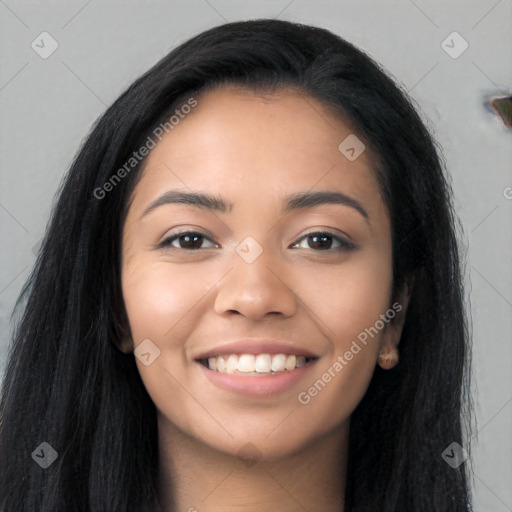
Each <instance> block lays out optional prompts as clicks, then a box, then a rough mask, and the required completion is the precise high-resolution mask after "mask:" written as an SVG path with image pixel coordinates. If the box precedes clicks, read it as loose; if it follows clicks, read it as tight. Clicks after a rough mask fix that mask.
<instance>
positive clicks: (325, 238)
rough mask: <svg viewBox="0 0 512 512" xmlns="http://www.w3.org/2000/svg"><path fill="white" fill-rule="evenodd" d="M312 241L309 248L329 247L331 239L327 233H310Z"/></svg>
mask: <svg viewBox="0 0 512 512" xmlns="http://www.w3.org/2000/svg"><path fill="white" fill-rule="evenodd" d="M310 238H311V241H312V243H310V244H309V247H311V249H329V248H330V247H331V245H332V240H331V237H330V236H329V235H311V237H310Z"/></svg>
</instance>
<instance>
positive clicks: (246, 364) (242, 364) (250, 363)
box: [233, 354, 254, 373]
mask: <svg viewBox="0 0 512 512" xmlns="http://www.w3.org/2000/svg"><path fill="white" fill-rule="evenodd" d="M233 355H235V354H233ZM235 357H236V356H235ZM238 371H240V372H244V373H249V372H253V371H254V356H253V355H252V354H243V355H241V356H240V358H239V359H238Z"/></svg>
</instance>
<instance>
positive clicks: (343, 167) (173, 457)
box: [120, 86, 407, 512]
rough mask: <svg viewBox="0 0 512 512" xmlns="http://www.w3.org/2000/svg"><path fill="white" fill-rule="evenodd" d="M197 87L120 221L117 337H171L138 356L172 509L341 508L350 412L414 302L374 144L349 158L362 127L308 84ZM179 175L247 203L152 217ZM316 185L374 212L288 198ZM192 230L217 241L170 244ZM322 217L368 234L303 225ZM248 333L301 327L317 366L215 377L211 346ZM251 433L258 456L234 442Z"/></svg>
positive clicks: (169, 207) (172, 210)
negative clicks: (249, 249) (404, 289)
mask: <svg viewBox="0 0 512 512" xmlns="http://www.w3.org/2000/svg"><path fill="white" fill-rule="evenodd" d="M197 100H198V105H197V106H196V107H195V108H194V109H193V110H192V112H191V113H190V114H188V115H187V116H186V118H185V119H184V120H182V121H181V122H180V123H179V124H178V125H176V126H175V127H174V129H173V130H172V131H170V132H169V134H167V135H166V136H165V137H164V138H163V139H162V140H161V141H160V142H158V144H157V145H156V147H155V148H154V149H153V150H152V151H151V153H150V154H149V156H148V158H147V160H146V165H145V168H144V171H143V174H142V177H141V179H140V181H139V182H138V184H137V186H136V188H135V190H134V194H133V196H132V202H131V206H130V208H129V211H128V215H127V218H126V222H125V224H124V227H123V239H122V290H123V297H124V301H125V306H126V311H127V314H128V320H129V327H130V333H131V336H130V337H127V338H126V339H124V340H122V341H121V342H120V348H121V349H122V350H124V351H125V352H131V351H133V350H134V349H135V348H136V347H137V346H138V345H139V344H140V343H141V342H142V341H143V340H145V339H150V340H151V341H152V342H153V343H154V344H155V345H156V346H157V347H158V348H159V350H160V355H159V357H157V358H156V359H155V360H154V361H153V362H152V363H151V364H150V365H148V366H146V365H144V364H143V363H142V362H141V361H140V360H139V358H137V359H136V362H137V366H138V369H139V372H140V375H141V378H142V380H143V382H144V385H145V387H146V389H147V391H148V393H149V395H150V396H151V398H152V400H153V401H154V403H155V405H156V407H157V411H158V429H159V450H160V459H161V462H160V481H159V485H160V489H159V500H160V502H161V504H162V509H163V510H166V511H171V510H179V511H187V510H190V511H193V510H197V511H198V512H204V511H208V512H216V511H221V510H222V511H223V512H230V511H235V510H236V511H246V512H252V511H261V510H268V509H272V508H275V506H276V503H279V509H280V510H281V511H282V512H287V511H294V512H295V511H299V510H300V511H303V510H311V511H312V510H323V511H326V512H329V511H334V510H336V511H339V510H342V509H343V500H344V490H345V478H346V465H347V450H348V434H349V428H350V416H351V414H352V412H353V410H354V409H355V407H356V406H357V404H358V403H359V402H360V400H361V399H362V397H363V395H364V394H365V392H366V390H367V387H368V384H369V382H370V379H371V377H372V374H373V372H374V369H375V366H376V364H377V363H378V362H379V353H380V354H381V355H382V354H383V355H384V356H385V357H391V358H393V357H394V358H395V362H396V360H397V356H398V350H397V346H398V343H399V339H400V334H401V329H402V324H403V316H404V313H405V310H406V306H407V296H406V294H405V293H398V292H397V291H396V290H395V291H394V290H393V282H392V270H391V268H392V266H391V264H392V253H391V231H390V222H389V217H388V212H387V210H386V207H385V205H384V203H383V200H382V197H381V194H380V191H379V186H378V183H377V180H376V176H375V172H374V170H373V164H372V161H373V159H372V157H371V154H370V150H369V145H368V144H366V150H365V151H364V152H363V153H362V154H361V155H360V156H359V157H358V158H357V159H356V160H355V161H349V160H348V159H347V158H346V157H345V156H344V155H343V154H342V153H341V152H340V151H339V150H338V146H339V144H340V142H341V141H343V140H344V139H345V138H346V137H347V136H348V135H349V134H351V133H354V132H353V131H352V130H351V129H350V127H349V125H348V124H347V123H345V122H344V121H343V120H342V119H340V118H339V117H338V116H336V115H334V114H333V113H332V112H330V111H329V110H328V109H326V108H325V107H324V106H323V105H322V104H321V103H319V102H318V101H317V100H315V99H313V98H311V97H309V96H305V95H304V94H302V93H300V92H297V91H293V90H288V89H287V90H282V91H278V92H272V93H268V94H264V95H262V94H258V95H255V94H254V93H252V92H249V91H245V90H243V89H240V88H235V87H232V86H229V87H223V88H219V89H215V90H214V91H211V92H208V93H204V94H202V95H200V96H199V97H197ZM359 138H360V139H362V138H361V137H359ZM171 189H178V190H180V191H184V192H191V191H194V192H203V193H210V194H213V195H215V196H216V197H220V198H222V199H223V200H225V201H226V202H228V203H232V208H231V209H230V210H226V211H224V212H220V211H209V210H207V209H204V208H199V207H197V206H193V205H187V204H164V205H160V206H158V207H156V208H154V209H152V210H151V211H150V212H149V213H147V214H146V215H144V212H145V210H146V209H147V208H148V206H149V205H150V204H151V203H152V202H153V201H155V200H156V199H157V198H159V197H160V196H161V195H162V194H164V193H165V192H167V191H169V190H171ZM316 191H331V192H332V191H336V192H340V193H343V194H345V195H346V196H349V197H350V198H352V199H353V200H355V201H357V202H358V203H359V204H360V205H361V206H362V207H363V208H364V210H366V212H367V214H368V218H365V217H364V216H363V215H362V214H361V213H360V212H359V211H357V210H356V209H355V208H353V207H351V206H347V205H342V204H322V205H317V206H314V207H309V208H301V209H296V210H293V211H291V212H288V213H284V212H283V210H282V201H283V198H284V197H285V196H287V195H289V194H293V193H302V192H316ZM180 231H194V232H196V231H202V232H204V233H206V234H207V236H208V238H203V239H202V241H201V239H199V242H198V243H196V244H195V246H196V247H198V248H196V249H188V250H186V249H184V248H182V247H190V245H189V246H187V244H186V243H184V241H183V239H182V240H181V242H180V239H179V238H177V239H175V240H174V242H172V246H168V247H164V248H161V247H158V244H159V243H160V242H161V241H162V240H165V239H168V238H169V237H170V236H171V235H174V234H176V233H177V232H180ZM319 231H320V232H325V231H328V232H330V233H332V234H333V235H334V236H341V237H343V238H344V239H347V240H349V241H350V242H351V243H352V244H353V245H354V246H355V248H353V249H347V248H344V247H341V248H338V244H337V242H336V240H335V239H331V238H327V241H325V240H324V243H323V244H322V243H321V244H320V245H315V244H314V241H312V239H311V237H309V238H308V237H306V235H307V234H309V233H314V232H317V233H318V232H319ZM248 236H251V237H253V238H254V239H255V240H256V241H257V242H258V243H259V245H260V246H261V248H262V250H263V252H262V253H261V255H260V256H259V257H258V258H257V259H256V260H255V261H254V262H252V263H250V264H249V263H247V262H246V261H244V260H243V259H242V258H241V257H240V256H239V254H238V253H237V252H236V251H235V249H236V247H237V245H238V244H239V243H240V242H242V240H244V239H245V238H246V237H248ZM330 244H331V245H330ZM311 246H313V248H312V247H311ZM319 247H320V248H319ZM394 292H395V293H394ZM397 297H398V299H399V302H400V304H401V305H402V311H401V313H400V314H397V315H396V317H395V318H394V319H393V320H392V321H390V322H388V323H387V325H386V327H385V328H384V329H381V330H379V333H378V335H375V336H374V337H373V338H369V342H368V344H367V345H366V346H363V345H361V344H360V345H361V347H362V349H361V350H360V351H359V352H358V353H357V354H356V355H354V357H353V359H352V360H350V361H347V364H346V365H345V366H344V367H343V370H342V371H339V372H335V377H334V378H332V379H331V381H330V382H329V383H328V384H327V385H326V386H325V387H324V388H323V389H322V390H321V392H319V393H317V394H316V396H314V397H312V398H311V400H310V401H309V403H307V404H305V405H304V404H302V403H300V402H299V401H298V398H297V397H298V395H299V393H300V392H304V391H307V390H308V389H309V388H310V387H311V386H312V385H313V383H314V382H315V381H316V380H317V379H319V378H321V377H322V375H323V374H324V373H326V372H328V371H329V368H331V372H332V367H333V364H334V363H335V361H336V360H337V358H338V356H340V355H343V354H345V352H346V351H347V350H349V349H350V346H351V344H352V342H353V341H354V340H356V339H357V336H358V335H359V334H360V333H361V332H362V331H364V330H365V328H369V327H371V326H374V325H375V323H376V321H377V320H378V319H379V318H380V315H382V314H384V313H385V312H386V311H387V310H388V309H389V308H390V307H391V304H392V303H393V301H394V300H396V299H397ZM250 337H253V338H279V339H281V340H283V339H288V340H294V341H295V342H297V343H298V344H299V345H300V346H302V347H305V348H307V349H309V350H311V351H312V352H314V353H315V354H317V355H318V357H319V359H318V360H317V361H316V362H315V363H314V365H313V366H312V367H311V368H310V370H309V371H308V373H307V377H305V378H304V379H301V380H299V381H298V382H296V383H295V384H293V385H292V386H291V387H290V388H288V389H286V390H284V391H282V392H280V393H278V394H275V395H272V396H267V397H246V396H241V395H239V394H236V393H233V392H229V391H225V390H220V389H219V388H218V387H216V386H215V385H214V384H212V383H211V382H210V381H209V380H208V379H206V378H205V377H204V372H202V371H201V370H200V369H199V368H198V363H196V362H195V361H194V358H195V357H196V356H197V355H198V354H199V353H200V352H202V351H205V350H207V349H209V348H211V347H215V346H218V345H220V344H222V343H225V342H228V341H232V340H238V339H245V338H250ZM382 366H383V367H386V368H390V367H392V366H393V363H391V364H387V365H386V364H385V362H382ZM248 442H250V443H251V445H250V446H251V448H250V449H249V451H250V453H252V454H253V457H254V460H253V461H252V462H251V463H246V462H244V461H243V460H241V458H240V457H239V456H237V454H239V453H240V450H242V453H244V450H246V451H247V450H248V448H247V446H246V448H243V447H244V445H246V444H247V443H248Z"/></svg>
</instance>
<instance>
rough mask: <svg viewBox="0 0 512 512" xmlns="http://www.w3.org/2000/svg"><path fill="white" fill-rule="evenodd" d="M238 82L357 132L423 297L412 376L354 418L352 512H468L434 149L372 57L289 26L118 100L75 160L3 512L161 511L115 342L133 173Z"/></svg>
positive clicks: (2, 416) (17, 378)
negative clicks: (328, 113) (183, 116)
mask: <svg viewBox="0 0 512 512" xmlns="http://www.w3.org/2000/svg"><path fill="white" fill-rule="evenodd" d="M228 83H230V84H236V85H240V86H243V87H246V88H249V89H251V90H254V91H256V90H260V91H273V90H278V89H280V88H289V87H292V88H295V89H297V90H299V91H302V92H303V93H304V94H305V95H309V96H311V97H314V98H316V99H317V100H319V101H321V102H322V103H323V104H325V105H326V106H328V107H330V108H332V109H333V110H335V111H336V112H338V113H339V115H340V116H341V118H342V119H343V120H345V121H347V122H350V123H351V126H353V127H354V128H355V130H356V133H358V134H360V135H361V137H362V138H364V140H365V141H367V142H368V144H369V145H370V147H371V149H372V153H373V154H374V155H376V157H377V159H376V160H377V161H376V162H375V172H376V173H377V176H378V179H379V182H380V185H381V190H382V196H383V198H384V201H385V203H386V206H387V208H388V211H389V215H390V219H391V225H392V244H393V275H394V284H395V287H396V288H398V286H400V285H401V284H403V283H404V282H406V281H407V282H409V283H413V286H412V294H411V298H410V303H409V307H408V310H407V315H406V319H405V325H404V329H403V334H402V337H401V341H400V346H399V348H400V362H399V364H398V365H397V366H396V367H395V368H394V369H392V370H387V371H385V370H382V369H381V368H379V367H377V368H376V369H375V372H374V375H373V378H372V381H371V383H370V386H369V389H368V390H367V393H366V394H365V396H364V398H363V400H362V401H361V403H360V404H359V405H358V407H357V408H356V410H355V411H354V413H353V415H352V418H351V429H350V440H349V463H348V474H347V486H346V510H347V512H348V511H350V512H363V511H368V512H376V511H383V512H391V511H396V512H398V511H399V512H433V511H439V512H448V511H450V512H462V511H464V512H466V511H468V510H471V505H470V501H471V500H470V490H469V487H470V486H469V484H468V478H469V477H468V471H467V470H466V466H467V464H468V463H467V462H465V463H464V464H461V465H458V467H452V466H453V465H454V464H451V465H450V464H448V463H447V462H446V461H445V459H444V458H443V456H442V453H443V452H444V450H445V449H446V448H447V447H448V446H449V445H450V444H451V443H454V442H455V443H458V444H459V445H463V446H465V448H466V450H468V447H467V446H466V437H467V433H468V431H469V429H470V428H471V427H470V424H471V421H470V417H469V414H470V412H471V407H470V402H471V400H470V396H469V367H470V351H469V349H470V341H469V335H468V327H467V319H466V316H465V307H464V306H465V304H464V293H463V289H462V277H461V273H462V271H461V263H460V261H459V260H460V257H459V249H458V243H457V237H458V231H457V227H458V223H457V220H456V217H455V215H454V213H453V207H452V200H451V190H450V185H449V182H448V180H447V177H446V174H445V170H444V164H443V162H442V159H441V157H440V156H439V151H438V150H437V147H436V144H435V142H434V141H433V138H432V136H431V134H430V133H429V130H428V129H427V128H426V127H425V125H424V123H423V122H422V120H421V118H420V116H419V115H418V113H417V110H416V108H415V107H414V106H413V103H412V102H411V100H410V99H409V98H408V97H407V94H406V93H405V92H403V91H402V90H401V88H400V87H399V86H397V85H396V84H395V82H394V81H393V80H392V79H391V78H389V76H388V75H387V74H386V73H385V72H384V71H382V69H381V68H380V67H379V66H378V65H377V64H376V63H375V62H374V61H373V60H372V59H371V58H370V57H368V56H367V55H366V54H365V53H364V52H362V51H361V50H359V49H357V48H356V47H354V46H353V45H351V44H350V43H348V42H346V41H344V40H343V39H342V38H340V37H338V36H336V35H335V34H333V33H331V32H329V31H327V30H325V29H321V28H316V27H310V26H306V25H301V24H296V23H290V22H285V21H278V20H253V21H243V22H236V23H229V24H225V25H222V26H219V27H215V28H213V29H210V30H208V31H206V32H203V33H201V34H199V35H198V36H196V37H193V38H192V39H190V40H188V41H186V42H185V43H183V44H182V45H181V46H179V47H178V48H176V49H175V50H173V51H171V52H170V53H169V54H168V55H166V56H165V57H164V58H163V59H162V60H161V61H159V62H158V63H157V64H156V65H155V66H154V67H153V68H152V69H150V70H149V71H148V72H147V73H145V74H144V75H143V76H141V77H140V78H139V79H137V80H136V81H135V82H134V83H133V84H132V85H131V86H130V87H129V88H128V89H127V90H126V91H125V92H124V93H123V94H122V95H121V96H120V97H119V98H118V99H117V101H116V102H115V103H114V104H113V105H112V106H111V107H110V108H109V109H108V110H107V111H106V112H105V114H104V115H103V116H102V117H101V118H100V119H99V120H98V121H97V122H96V123H95V126H94V127H93V129H92V131H91V133H90V134H89V136H88V137H87V139H86V141H85V142H84V144H83V146H82V148H81V149H80V151H79V153H78V154H77V156H76V158H75V160H74V162H73V164H72V166H71V169H70V170H69V172H68V174H67V175H66V177H65V180H64V181H63V184H62V186H61V189H60V191H59V193H58V200H57V202H56V204H55V206H54V208H53V211H52V215H51V219H50V222H49V224H48V228H47V232H46V236H45V238H44V241H43V244H42V247H41V250H40V253H39V255H38V258H37V261H36V264H35V267H34V269H33V271H32V273H31V276H30V278H29V280H28V282H27V283H26V284H25V286H24V288H23V290H22V293H21V295H20V298H19V299H18V302H17V308H18V309H19V308H23V313H22V315H21V318H20V320H19V322H18V323H17V326H16V327H17V328H16V333H15V337H14V339H13V341H12V345H11V347H10V355H9V360H8V365H7V369H6V373H5V379H4V382H3V390H2V397H1V403H0V509H1V510H2V511H4V512H10V511H15V512H21V511H31V512H32V511H36V510H37V511H40V512H57V511H66V512H68V511H71V510H91V511H128V510H137V511H146V510H147V511H149V510H154V504H155V500H156V493H157V485H156V482H157V473H158V449H157V448H158V441H157V439H158V433H157V427H156V410H155V406H154V404H153V403H152V401H151V399H150V397H149V395H148V394H147V392H146V390H145V388H144V385H143V383H142V381H141V379H140V376H139V373H138V371H137V367H136V364H135V360H134V355H133V354H124V353H123V352H121V351H120V350H119V349H118V348H117V346H116V343H115V340H118V339H119V337H120V336H122V335H123V334H124V333H126V332H127V329H128V324H127V318H126V312H125V310H124V305H123V301H122V294H121V286H120V246H121V243H120V240H121V238H120V237H121V230H122V226H123V221H124V217H125V215H126V210H127V205H128V202H129V197H130V194H131V192H132V191H133V188H134V185H135V183H136V181H137V178H138V176H139V175H140V172H139V171H140V168H141V165H142V163H143V162H144V160H143V159H142V160H141V162H139V163H137V165H134V166H133V168H128V169H127V167H126V162H127V161H129V160H130V158H131V157H133V152H134V151H136V150H137V149H138V148H140V147H141V146H142V145H143V144H144V141H146V140H147V138H148V135H151V134H152V133H154V129H155V127H157V126H158V125H159V123H161V122H162V120H163V119H165V118H166V116H168V115H170V113H172V111H173V110H174V109H175V108H176V107H177V106H178V105H180V104H182V103H183V101H184V100H186V99H187V98H192V97H193V98H196V99H197V98H198V96H199V94H200V93H201V92H202V91H205V90H209V89H213V88H215V87H217V86H219V85H222V84H228ZM123 166H125V171H126V172H125V173H121V174H122V179H117V178H119V176H120V173H119V169H121V168H123ZM114 175H116V176H117V178H115V176H114ZM109 180H110V181H109ZM107 182H108V183H111V184H113V185H112V187H110V188H109V191H108V194H106V193H104V192H101V191H105V190H106V187H105V183H107ZM100 192H101V193H100ZM104 196H105V197H104ZM43 442H46V443H48V444H49V445H50V446H51V447H52V448H53V449H54V450H55V451H56V452H57V454H58V456H57V459H56V460H55V462H53V464H51V465H50V466H49V467H48V468H47V469H42V468H41V467H40V465H39V464H36V462H35V460H36V459H35V457H34V451H35V450H36V448H38V447H39V446H40V445H41V443H43ZM44 448H45V445H43V448H39V450H41V449H43V450H44ZM38 453H39V452H37V451H36V455H37V454H38ZM453 453H454V452H450V456H452V454H453ZM40 456H41V455H40Z"/></svg>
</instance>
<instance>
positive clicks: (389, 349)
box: [378, 278, 413, 370]
mask: <svg viewBox="0 0 512 512" xmlns="http://www.w3.org/2000/svg"><path fill="white" fill-rule="evenodd" d="M412 287H413V279H412V278H411V279H406V280H404V281H403V283H402V284H401V285H400V286H399V287H398V289H397V290H396V291H395V293H394V294H393V299H392V305H391V306H390V307H389V309H388V311H387V313H386V316H387V317H388V318H389V323H388V324H387V325H386V329H385V331H384V333H383V335H382V339H381V344H380V351H379V358H378V364H379V366H380V367H381V368H383V369H384V370H390V369H391V368H393V367H394V366H396V365H397V364H398V360H399V358H400V356H399V350H398V345H399V343H400V338H401V336H402V330H403V327H404V323H405V317H406V314H407V307H408V305H409V300H410V298H411V292H412Z"/></svg>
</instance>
